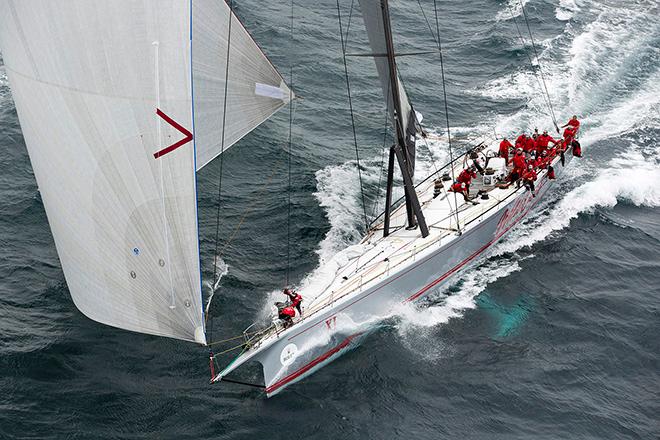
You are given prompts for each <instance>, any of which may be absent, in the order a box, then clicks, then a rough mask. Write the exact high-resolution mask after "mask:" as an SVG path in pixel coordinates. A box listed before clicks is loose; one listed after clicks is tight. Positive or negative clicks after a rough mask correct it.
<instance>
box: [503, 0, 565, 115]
mask: <svg viewBox="0 0 660 440" xmlns="http://www.w3.org/2000/svg"><path fill="white" fill-rule="evenodd" d="M507 8H508V9H509V13H510V14H511V18H512V19H513V24H514V25H515V26H516V30H517V31H518V37H519V38H520V44H521V45H522V48H523V51H524V52H525V56H527V60H528V61H529V65H530V67H531V68H532V73H533V74H534V78H536V82H538V84H539V89H540V90H541V96H543V103H544V104H545V105H547V106H548V108H550V107H551V105H550V103H549V102H548V96H547V94H546V93H545V92H544V91H543V84H542V83H541V79H540V78H539V74H538V72H537V71H536V68H535V67H534V61H533V60H532V56H531V55H530V54H529V51H528V50H527V49H526V47H525V46H526V45H525V37H523V34H522V31H521V30H520V26H518V20H516V16H515V14H514V13H513V9H512V8H511V5H510V4H508V3H507ZM539 67H540V65H539ZM551 117H552V115H551ZM553 121H555V120H554V119H553ZM555 125H556V121H555Z"/></svg>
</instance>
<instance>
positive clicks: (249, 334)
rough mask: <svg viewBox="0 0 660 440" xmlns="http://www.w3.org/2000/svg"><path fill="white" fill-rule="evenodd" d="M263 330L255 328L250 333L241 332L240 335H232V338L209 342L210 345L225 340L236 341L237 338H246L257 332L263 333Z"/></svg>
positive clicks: (221, 342) (222, 342)
mask: <svg viewBox="0 0 660 440" xmlns="http://www.w3.org/2000/svg"><path fill="white" fill-rule="evenodd" d="M262 331H263V330H255V331H253V332H248V333H244V334H240V335H237V336H233V337H231V338H227V339H222V340H220V341H213V342H209V344H208V345H209V346H212V345H218V344H224V343H225V342H229V341H235V340H237V339H241V338H244V337H245V336H254V335H256V334H257V333H261V332H262Z"/></svg>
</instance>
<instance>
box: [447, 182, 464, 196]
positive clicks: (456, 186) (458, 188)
mask: <svg viewBox="0 0 660 440" xmlns="http://www.w3.org/2000/svg"><path fill="white" fill-rule="evenodd" d="M449 191H454V192H457V193H462V192H465V188H463V186H462V185H461V182H456V183H454V184H453V185H452V186H451V187H450V188H449Z"/></svg>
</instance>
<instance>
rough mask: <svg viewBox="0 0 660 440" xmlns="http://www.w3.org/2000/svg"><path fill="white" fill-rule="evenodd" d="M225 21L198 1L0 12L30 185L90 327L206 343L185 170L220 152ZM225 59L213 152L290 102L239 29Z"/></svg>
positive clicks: (79, 0)
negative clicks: (228, 64) (32, 183)
mask: <svg viewBox="0 0 660 440" xmlns="http://www.w3.org/2000/svg"><path fill="white" fill-rule="evenodd" d="M193 11H194V13H193ZM228 12H229V8H228V7H227V5H226V4H225V3H224V2H223V1H213V2H211V1H202V0H200V1H199V2H195V4H194V5H193V4H191V3H189V2H184V1H180V0H143V1H130V0H113V1H111V2H90V1H86V0H69V1H67V2H52V1H46V0H43V1H30V2H24V1H12V0H5V1H1V2H0V47H1V49H2V55H3V59H4V63H5V68H6V70H7V74H8V77H9V80H10V86H11V88H12V93H13V96H14V101H15V103H16V109H17V112H18V115H19V119H20V122H21V127H22V131H23V134H24V137H25V140H26V144H27V147H28V152H29V155H30V160H31V162H32V167H33V170H34V174H35V177H36V180H37V183H38V185H39V190H40V192H41V196H42V199H43V203H44V207H45V209H46V213H47V215H48V221H49V223H50V227H51V230H52V232H53V237H54V240H55V244H56V247H57V250H58V254H59V256H60V261H61V264H62V268H63V271H64V274H65V278H66V280H67V284H68V286H69V290H70V292H71V296H72V298H73V301H74V302H75V304H76V306H77V307H78V308H79V309H80V310H81V311H82V312H83V313H84V314H85V315H87V316H88V317H90V318H91V319H94V320H96V321H99V322H102V323H105V324H108V325H112V326H116V327H120V328H124V329H128V330H133V331H138V332H142V333H148V334H155V335H161V336H169V337H173V338H178V339H184V340H190V341H196V342H199V343H205V342H206V341H205V334H204V321H203V312H202V297H201V282H200V263H199V248H198V246H199V241H198V230H197V209H196V178H195V171H196V170H195V168H196V166H195V165H196V163H197V165H203V164H205V163H207V162H208V161H209V160H210V159H211V158H213V157H215V156H216V155H217V154H218V153H219V152H220V151H219V148H220V147H219V146H220V139H219V135H220V134H219V130H218V125H217V124H221V123H222V120H220V121H215V120H213V119H214V118H216V117H218V116H217V115H218V107H219V108H220V111H221V110H222V104H223V98H224V80H225V75H224V73H225V71H224V70H225V62H226V35H227V32H226V30H227V26H228ZM223 17H224V18H225V19H226V20H225V21H222V18H223ZM195 20H197V21H198V22H197V23H196V22H195ZM216 20H220V21H216ZM193 26H194V28H193ZM223 35H224V37H223ZM193 36H194V42H192V43H191V38H193ZM223 38H224V42H225V46H224V47H222V42H223ZM231 45H232V47H233V46H236V47H237V48H236V49H232V56H233V51H234V50H236V51H237V52H238V53H239V54H238V55H236V57H235V58H236V59H237V60H239V61H240V60H242V63H243V64H242V67H240V69H238V68H237V69H236V70H233V69H234V68H233V67H232V73H231V74H230V82H229V87H228V97H229V98H230V99H228V104H227V108H228V112H230V111H231V113H232V117H231V118H230V117H228V118H227V128H226V132H227V135H226V141H225V148H226V147H227V146H229V145H230V144H232V143H234V142H236V140H238V139H240V138H241V137H242V136H244V135H245V134H247V133H248V132H249V131H251V130H252V129H253V128H254V127H255V126H256V125H258V124H259V123H261V122H263V120H265V119H266V118H267V117H268V116H269V115H270V114H271V113H272V112H274V111H275V110H276V109H277V108H279V107H280V106H282V105H284V103H286V102H288V100H289V92H288V88H287V87H286V86H285V85H283V82H282V78H281V76H279V74H277V72H276V71H275V69H274V68H272V66H271V65H270V63H269V62H268V60H267V59H266V58H265V56H264V55H263V54H262V53H261V52H260V51H258V48H256V45H255V44H254V42H253V41H252V40H251V38H250V36H249V35H248V34H247V32H246V31H245V30H244V29H243V28H242V26H241V25H240V24H239V23H238V22H235V23H233V25H232V37H231ZM191 47H194V53H193V56H194V57H198V59H197V58H193V59H192V61H191ZM248 58H251V61H249V60H248ZM230 61H231V60H230ZM231 65H232V66H233V62H231ZM266 65H267V66H268V68H265V67H264V66H266ZM249 69H254V70H255V73H253V74H251V75H248V74H247V73H246V72H247V71H248V70H249ZM234 73H235V74H236V75H237V76H238V75H239V74H242V75H243V77H241V81H240V82H237V83H233V82H232V77H233V74H234ZM197 83H199V86H198V85H197ZM248 86H249V87H250V90H251V94H252V100H250V99H248V95H249V93H248ZM193 90H194V96H195V105H194V111H193ZM218 90H219V92H218ZM237 90H238V91H237ZM264 90H266V93H264ZM278 90H279V91H281V96H280V95H278V93H279V92H277V91H278ZM211 92H215V94H213V93H211ZM217 93H220V95H218V94H217ZM269 93H270V95H269V96H268V97H264V96H263V95H268V94H269ZM205 94H208V95H206V96H205ZM200 95H201V96H200ZM197 99H199V101H197ZM220 114H221V113H220ZM193 118H194V119H195V120H194V119H193ZM193 126H194V129H193ZM220 127H221V125H220ZM193 131H194V133H195V136H196V139H195V140H193V134H192V132H193ZM195 149H197V160H196V158H195Z"/></svg>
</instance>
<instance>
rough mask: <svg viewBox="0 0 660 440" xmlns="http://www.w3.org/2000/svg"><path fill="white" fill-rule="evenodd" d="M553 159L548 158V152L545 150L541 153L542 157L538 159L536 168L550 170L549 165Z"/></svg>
mask: <svg viewBox="0 0 660 440" xmlns="http://www.w3.org/2000/svg"><path fill="white" fill-rule="evenodd" d="M550 162H551V159H550V156H548V150H543V151H542V152H541V155H540V156H539V157H537V158H536V168H539V169H542V170H544V169H546V168H548V165H549V164H550Z"/></svg>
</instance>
